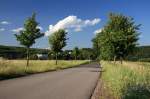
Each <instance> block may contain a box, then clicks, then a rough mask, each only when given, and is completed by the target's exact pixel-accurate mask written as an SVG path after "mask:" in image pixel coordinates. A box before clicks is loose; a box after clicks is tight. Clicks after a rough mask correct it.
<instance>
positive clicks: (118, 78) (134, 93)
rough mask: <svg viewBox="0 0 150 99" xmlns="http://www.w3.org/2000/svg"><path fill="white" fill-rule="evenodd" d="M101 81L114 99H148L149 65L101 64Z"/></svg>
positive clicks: (149, 84)
mask: <svg viewBox="0 0 150 99" xmlns="http://www.w3.org/2000/svg"><path fill="white" fill-rule="evenodd" d="M145 64H146V65H145ZM102 65H103V67H104V72H103V74H102V79H103V80H104V82H105V86H106V87H108V88H109V89H110V90H111V92H112V94H113V95H114V96H115V97H116V99H150V64H149V63H140V62H124V64H123V65H121V64H114V63H110V62H104V61H103V62H102Z"/></svg>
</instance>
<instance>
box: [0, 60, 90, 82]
mask: <svg viewBox="0 0 150 99" xmlns="http://www.w3.org/2000/svg"><path fill="white" fill-rule="evenodd" d="M87 62H89V61H87V60H76V61H74V60H70V61H65V60H59V61H58V65H55V61H54V60H30V65H29V66H28V67H27V66H26V60H0V80H2V79H8V78H13V77H19V76H25V75H29V74H34V73H41V72H47V71H54V70H59V69H65V68H71V67H75V66H78V65H80V64H85V63H87Z"/></svg>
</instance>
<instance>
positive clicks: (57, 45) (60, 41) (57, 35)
mask: <svg viewBox="0 0 150 99" xmlns="http://www.w3.org/2000/svg"><path fill="white" fill-rule="evenodd" d="M66 35H67V32H66V31H65V30H63V29H60V30H58V31H56V32H54V33H53V34H51V35H50V36H49V43H50V45H51V50H52V51H54V52H55V53H58V52H60V51H61V50H62V48H63V47H65V46H66V45H67V43H66V40H67V37H66Z"/></svg>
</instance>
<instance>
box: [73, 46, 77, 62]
mask: <svg viewBox="0 0 150 99" xmlns="http://www.w3.org/2000/svg"><path fill="white" fill-rule="evenodd" d="M72 54H73V56H74V58H75V60H77V58H78V55H79V48H78V47H75V48H74V49H73V51H72Z"/></svg>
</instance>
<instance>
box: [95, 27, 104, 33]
mask: <svg viewBox="0 0 150 99" xmlns="http://www.w3.org/2000/svg"><path fill="white" fill-rule="evenodd" d="M100 32H102V28H100V29H98V30H95V31H94V34H97V33H100Z"/></svg>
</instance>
